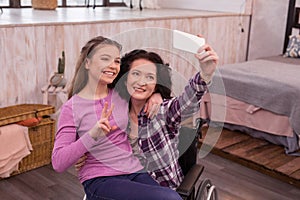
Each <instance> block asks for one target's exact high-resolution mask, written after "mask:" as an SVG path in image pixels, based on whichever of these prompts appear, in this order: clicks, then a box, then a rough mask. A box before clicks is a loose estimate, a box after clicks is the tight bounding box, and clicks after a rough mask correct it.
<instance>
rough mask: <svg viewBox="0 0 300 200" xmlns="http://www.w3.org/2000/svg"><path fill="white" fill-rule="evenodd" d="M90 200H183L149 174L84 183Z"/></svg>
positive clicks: (112, 177)
mask: <svg viewBox="0 0 300 200" xmlns="http://www.w3.org/2000/svg"><path fill="white" fill-rule="evenodd" d="M83 186H84V191H85V193H86V196H87V199H88V200H94V199H95V200H100V199H101V200H104V199H105V200H126V199H128V200H141V199H143V200H180V199H181V200H182V198H181V197H180V195H179V194H178V193H177V192H176V191H174V190H172V189H170V188H168V187H162V186H160V185H159V184H158V183H157V182H156V181H154V180H153V179H152V177H151V176H150V175H149V174H148V173H134V174H127V175H119V176H108V177H98V178H93V179H90V180H87V181H84V182H83Z"/></svg>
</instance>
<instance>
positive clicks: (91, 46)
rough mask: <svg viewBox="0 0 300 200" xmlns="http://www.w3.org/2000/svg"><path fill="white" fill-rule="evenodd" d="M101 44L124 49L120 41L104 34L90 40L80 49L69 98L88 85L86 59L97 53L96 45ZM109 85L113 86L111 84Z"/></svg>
mask: <svg viewBox="0 0 300 200" xmlns="http://www.w3.org/2000/svg"><path fill="white" fill-rule="evenodd" d="M99 45H113V46H115V47H117V48H118V49H119V51H121V50H122V46H121V45H120V44H119V43H118V42H116V41H114V40H111V39H108V38H105V37H102V36H97V37H95V38H92V39H91V40H90V41H88V42H87V43H86V44H85V45H84V47H82V49H81V51H80V56H79V59H78V60H77V63H76V69H75V74H74V77H73V79H72V82H71V85H70V88H69V92H68V99H70V98H71V97H72V96H73V95H74V94H77V93H79V92H80V91H81V90H82V89H83V88H84V87H85V86H86V84H87V82H88V70H87V69H86V68H85V64H86V60H87V58H91V57H92V56H93V55H94V54H95V52H96V47H98V46H99ZM108 87H109V88H112V86H111V85H110V84H109V85H108Z"/></svg>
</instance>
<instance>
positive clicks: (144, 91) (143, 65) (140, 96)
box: [126, 59, 157, 100]
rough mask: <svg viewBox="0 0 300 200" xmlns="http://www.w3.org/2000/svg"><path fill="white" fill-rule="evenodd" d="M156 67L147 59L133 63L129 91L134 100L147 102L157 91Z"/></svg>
mask: <svg viewBox="0 0 300 200" xmlns="http://www.w3.org/2000/svg"><path fill="white" fill-rule="evenodd" d="M156 73H157V72H156V66H155V64H154V63H153V62H151V61H148V60H146V59H138V60H135V61H133V62H132V64H131V67H130V70H129V72H128V77H127V82H126V86H127V90H128V93H129V94H130V95H131V99H134V100H147V99H148V98H149V97H150V96H151V95H152V94H153V92H154V91H155V86H156V82H157V74H156Z"/></svg>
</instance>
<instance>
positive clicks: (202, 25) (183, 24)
mask: <svg viewBox="0 0 300 200" xmlns="http://www.w3.org/2000/svg"><path fill="white" fill-rule="evenodd" d="M39 12H42V11H39ZM145 13H147V12H145ZM249 20H250V17H249V16H247V15H245V16H239V15H220V14H219V15H210V16H205V15H204V16H202V17H201V16H200V17H199V16H198V17H181V18H167V17H166V18H163V17H160V18H157V19H155V18H151V19H148V20H147V19H144V18H143V19H132V20H125V21H103V22H102V21H96V22H95V21H94V22H81V23H65V24H64V23H57V24H35V25H32V24H31V25H30V24H24V25H5V26H0V57H1V64H2V67H1V73H0V81H1V84H0V91H1V95H0V107H5V106H9V105H14V104H21V103H42V94H41V88H42V87H43V86H45V85H47V84H48V82H49V78H50V76H51V75H52V74H53V73H54V72H55V71H57V59H58V57H59V56H60V55H61V51H62V50H64V51H65V52H66V72H65V76H66V78H67V80H68V81H70V79H71V77H72V75H73V73H74V66H75V62H76V59H77V57H78V55H79V52H80V48H81V47H82V46H83V45H84V44H85V42H87V41H88V40H89V39H90V38H92V37H94V36H96V35H105V36H116V37H117V36H118V34H120V33H124V32H126V31H129V30H133V29H137V28H144V27H160V28H166V29H178V30H182V31H186V32H189V33H193V34H197V33H201V34H203V35H204V37H206V38H207V42H208V43H210V44H211V45H212V46H213V47H214V48H215V50H216V51H217V52H218V54H219V56H220V64H224V63H234V62H240V61H244V60H245V59H246V49H247V37H248V35H247V33H248V30H245V32H244V33H241V32H240V30H239V29H238V24H239V23H240V22H241V21H242V22H243V23H244V24H249ZM246 27H247V26H246ZM121 35H122V34H121ZM130 35H131V38H132V40H130V39H129V38H128V37H123V40H122V37H121V38H120V40H122V41H121V43H123V44H124V46H126V47H127V49H130V48H131V47H132V48H134V47H136V45H138V46H137V47H145V46H147V45H150V46H151V45H153V44H154V46H155V45H158V44H161V45H163V44H166V43H168V42H170V37H169V36H168V35H161V36H159V35H157V34H156V33H150V35H148V36H147V37H146V35H145V34H140V35H138V33H134V34H130ZM141 41H143V42H142V43H140V42H141ZM145 42H146V43H145ZM163 53H164V54H163V56H164V57H166V60H167V61H169V62H170V63H171V64H172V66H173V67H174V68H176V69H177V70H178V71H180V73H182V75H183V76H186V77H189V76H191V75H192V74H193V73H194V70H193V69H192V68H188V67H186V59H188V60H191V61H193V58H194V57H193V55H192V56H191V55H186V54H184V53H180V54H178V56H171V57H170V56H169V57H168V55H169V54H168V52H163ZM180 58H185V61H184V60H183V59H180ZM189 58H191V59H189Z"/></svg>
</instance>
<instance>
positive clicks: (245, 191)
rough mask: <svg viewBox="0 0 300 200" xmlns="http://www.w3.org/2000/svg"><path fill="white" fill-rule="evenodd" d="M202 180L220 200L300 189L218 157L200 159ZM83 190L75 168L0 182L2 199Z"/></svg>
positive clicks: (283, 195)
mask: <svg viewBox="0 0 300 200" xmlns="http://www.w3.org/2000/svg"><path fill="white" fill-rule="evenodd" d="M198 162H199V163H201V164H202V165H204V167H205V168H204V172H203V174H202V175H201V177H200V180H199V182H200V181H202V180H204V179H205V178H208V179H210V180H211V181H212V183H213V184H214V185H215V186H216V188H217V191H218V195H219V199H220V200H296V199H299V197H300V189H299V188H297V187H295V186H293V185H290V184H288V183H285V182H282V181H280V180H277V179H274V178H272V177H270V176H268V175H265V174H262V173H260V172H258V171H255V170H252V169H249V168H247V167H244V166H242V165H240V164H238V163H235V162H232V161H230V160H228V159H224V158H222V157H220V156H218V155H215V154H212V153H210V154H208V155H207V156H206V157H204V158H203V159H199V160H198ZM83 194H84V192H83V188H82V186H81V184H80V183H79V181H78V179H77V178H76V173H75V171H74V169H69V170H68V171H67V172H65V173H62V174H59V173H56V172H54V171H53V169H52V167H51V165H47V166H44V167H41V168H38V169H35V170H31V171H29V172H26V173H22V174H19V175H16V176H13V177H10V178H8V179H2V180H0V199H1V200H81V199H82V197H83Z"/></svg>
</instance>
